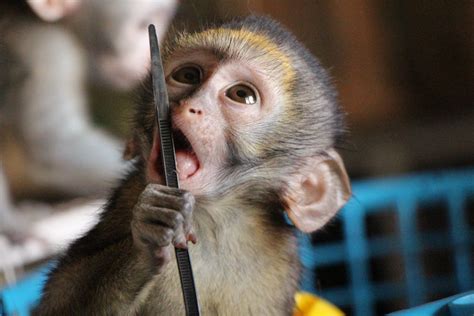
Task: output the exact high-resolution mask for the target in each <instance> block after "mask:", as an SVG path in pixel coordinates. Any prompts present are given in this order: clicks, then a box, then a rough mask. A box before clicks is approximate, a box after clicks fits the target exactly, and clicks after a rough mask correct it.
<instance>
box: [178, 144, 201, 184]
mask: <svg viewBox="0 0 474 316" xmlns="http://www.w3.org/2000/svg"><path fill="white" fill-rule="evenodd" d="M176 167H177V169H178V176H179V180H186V179H187V178H189V177H191V176H193V175H194V174H195V173H196V171H197V170H198V169H199V161H198V159H197V157H196V155H195V154H194V153H191V152H189V151H184V150H177V151H176Z"/></svg>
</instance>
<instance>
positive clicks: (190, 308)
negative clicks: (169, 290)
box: [176, 249, 199, 316]
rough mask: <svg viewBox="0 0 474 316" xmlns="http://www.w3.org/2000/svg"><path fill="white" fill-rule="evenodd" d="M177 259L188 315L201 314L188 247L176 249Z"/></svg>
mask: <svg viewBox="0 0 474 316" xmlns="http://www.w3.org/2000/svg"><path fill="white" fill-rule="evenodd" d="M176 260H177V262H178V269H179V275H180V279H181V287H182V288H183V289H184V290H183V296H184V302H185V308H186V315H193V316H194V315H196V316H197V315H199V305H198V301H197V296H196V289H195V286H194V279H193V271H192V270H191V261H190V259H189V253H188V250H187V249H176Z"/></svg>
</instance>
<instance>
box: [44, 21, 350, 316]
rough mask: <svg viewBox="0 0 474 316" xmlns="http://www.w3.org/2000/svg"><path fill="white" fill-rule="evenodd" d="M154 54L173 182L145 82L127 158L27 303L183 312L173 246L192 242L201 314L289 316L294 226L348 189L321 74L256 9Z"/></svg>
mask: <svg viewBox="0 0 474 316" xmlns="http://www.w3.org/2000/svg"><path fill="white" fill-rule="evenodd" d="M163 60H164V65H165V66H164V69H165V77H166V82H167V88H168V94H169V99H170V106H171V117H172V126H173V137H174V140H175V147H176V162H177V168H178V176H179V180H180V186H181V189H174V188H168V187H166V186H164V185H163V176H162V174H163V172H162V163H161V158H160V144H159V135H157V127H156V120H155V108H154V105H153V94H152V90H151V82H150V81H149V82H148V83H147V85H146V88H145V91H144V93H143V97H142V99H141V102H140V105H139V109H138V111H137V117H136V126H135V128H134V135H133V140H132V141H131V143H130V146H129V150H130V152H129V155H130V156H135V157H136V159H135V160H136V163H135V168H134V170H133V171H131V172H130V174H128V175H127V176H126V177H125V179H124V180H123V181H122V183H121V184H120V185H119V186H118V188H117V189H116V190H115V191H114V192H113V194H112V196H111V198H110V200H109V202H108V203H107V205H106V206H105V209H104V211H103V213H102V215H101V219H100V222H99V223H98V224H97V225H96V226H95V227H94V228H93V229H92V230H91V231H90V232H89V233H88V234H86V235H85V236H84V237H82V238H80V239H78V240H77V241H76V242H75V243H74V244H73V245H72V246H71V247H70V248H69V250H68V251H67V252H66V254H65V255H64V256H63V257H62V258H61V259H60V260H59V262H58V264H57V266H56V268H54V269H53V271H52V272H51V275H50V277H49V280H48V282H47V284H46V287H45V289H44V293H43V297H42V300H41V302H40V305H39V307H38V308H37V310H36V314H37V315H184V304H183V298H182V293H181V286H180V281H179V274H178V271H177V265H176V262H175V260H174V251H173V247H188V241H192V243H193V244H191V243H190V244H189V252H190V256H191V260H192V263H193V271H194V277H195V284H196V290H197V294H198V299H199V302H200V308H201V312H202V314H203V315H291V313H292V310H293V307H294V298H293V297H294V294H295V291H296V290H297V287H298V281H299V275H300V266H299V262H298V249H297V239H296V236H295V226H296V228H298V229H300V230H301V231H303V232H312V231H314V230H316V229H318V228H320V227H321V226H323V225H324V224H325V223H326V222H327V221H328V220H329V219H330V218H331V217H332V216H333V215H334V214H335V213H336V212H337V211H338V210H339V208H340V207H341V206H342V205H343V204H344V203H345V202H346V201H347V199H348V198H349V196H350V185H349V181H348V177H347V174H346V171H345V169H344V165H343V163H342V160H341V159H340V157H339V155H338V154H337V153H336V151H335V150H334V147H335V146H336V145H337V142H338V141H339V140H340V138H341V136H342V134H343V132H344V124H343V114H342V112H341V110H340V108H339V106H338V104H337V101H336V96H335V92H334V90H333V88H332V86H331V84H330V80H329V78H328V75H327V74H326V72H325V71H324V70H323V69H322V68H321V66H320V64H319V62H318V61H317V60H316V59H315V58H314V57H313V56H312V55H311V54H310V53H309V52H308V50H307V49H306V48H304V47H303V46H302V44H301V43H299V42H298V41H297V40H296V39H295V38H294V36H293V35H291V34H290V33H289V32H288V31H286V30H285V29H284V28H283V27H282V26H280V25H279V24H278V23H277V22H275V21H272V20H271V19H269V18H263V17H255V16H251V17H247V18H244V19H238V20H234V21H232V22H229V23H226V24H223V25H220V26H217V27H212V28H207V29H203V30H201V31H199V32H196V33H181V34H179V35H178V36H176V37H174V38H173V39H171V40H170V41H169V42H168V43H167V44H166V46H165V47H164V50H163ZM285 213H286V214H287V215H288V217H289V218H290V219H291V221H292V222H293V223H294V226H293V225H289V224H288V223H287V221H286V219H285Z"/></svg>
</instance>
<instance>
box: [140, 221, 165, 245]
mask: <svg viewBox="0 0 474 316" xmlns="http://www.w3.org/2000/svg"><path fill="white" fill-rule="evenodd" d="M132 232H133V234H134V237H136V238H135V240H138V241H139V242H141V243H142V244H146V245H148V246H150V247H155V248H156V247H165V246H168V245H170V244H171V241H172V239H173V236H174V232H173V230H172V229H171V228H167V227H165V226H157V225H152V224H147V223H144V222H140V221H136V220H133V221H132Z"/></svg>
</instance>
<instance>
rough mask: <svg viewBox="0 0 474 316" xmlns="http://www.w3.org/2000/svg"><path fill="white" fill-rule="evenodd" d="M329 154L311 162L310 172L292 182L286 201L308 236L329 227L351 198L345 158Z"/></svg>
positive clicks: (296, 223)
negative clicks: (331, 220)
mask: <svg viewBox="0 0 474 316" xmlns="http://www.w3.org/2000/svg"><path fill="white" fill-rule="evenodd" d="M327 154H328V155H327V156H319V157H315V158H314V159H312V161H309V163H308V168H303V170H301V172H299V174H297V175H295V176H294V178H293V179H292V180H291V181H289V183H288V185H289V187H288V191H287V192H286V194H285V195H284V197H283V199H284V202H285V204H286V211H287V213H288V216H289V218H290V219H291V221H292V222H293V223H294V224H295V225H296V227H298V228H299V229H300V230H301V231H303V232H306V233H309V232H313V231H315V230H317V229H319V228H321V227H322V226H323V225H324V224H326V223H327V222H328V221H329V220H330V219H331V218H332V217H333V216H334V215H335V214H336V213H337V211H338V210H339V209H340V208H341V207H343V206H344V204H345V203H346V202H347V200H349V198H350V196H351V186H350V183H349V177H348V176H347V173H346V169H345V167H344V164H343V162H342V159H341V157H340V156H339V154H338V153H337V152H336V151H335V150H333V149H331V150H329V151H327Z"/></svg>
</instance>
